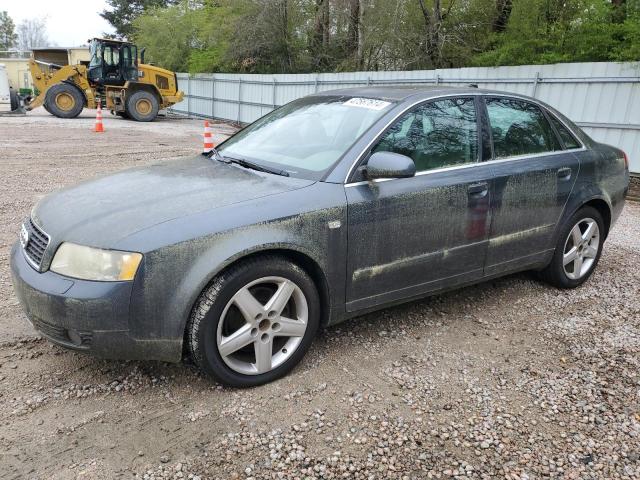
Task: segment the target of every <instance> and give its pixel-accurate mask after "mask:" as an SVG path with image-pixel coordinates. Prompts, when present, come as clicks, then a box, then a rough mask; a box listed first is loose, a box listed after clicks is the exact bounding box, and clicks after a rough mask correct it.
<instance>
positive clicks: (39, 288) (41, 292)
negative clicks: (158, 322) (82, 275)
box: [11, 243, 182, 361]
mask: <svg viewBox="0 0 640 480" xmlns="http://www.w3.org/2000/svg"><path fill="white" fill-rule="evenodd" d="M11 274H12V277H13V286H14V290H15V292H16V295H17V296H18V300H19V301H20V303H21V305H22V307H23V309H24V311H25V313H26V315H27V318H28V319H29V321H30V322H31V324H32V325H33V326H34V327H35V328H36V330H38V331H39V332H40V333H41V334H42V335H43V336H44V337H46V338H47V339H49V340H50V341H52V342H54V343H56V344H58V345H61V346H63V347H65V348H70V349H73V350H79V351H85V352H89V353H92V354H95V355H97V356H100V357H103V358H114V359H141V360H147V359H148V360H167V361H179V360H180V358H181V353H182V350H181V349H182V345H181V342H180V341H176V340H164V339H145V338H133V337H132V336H131V335H130V331H129V305H130V302H131V293H132V288H133V282H95V281H87V280H76V279H70V278H68V277H64V276H62V275H58V274H57V273H54V272H51V271H47V272H44V273H39V272H37V271H36V270H34V269H33V268H32V267H31V266H30V265H29V264H28V263H27V261H26V259H25V257H24V254H23V251H22V248H21V247H20V245H19V244H18V243H16V244H15V245H14V246H13V248H12V250H11Z"/></svg>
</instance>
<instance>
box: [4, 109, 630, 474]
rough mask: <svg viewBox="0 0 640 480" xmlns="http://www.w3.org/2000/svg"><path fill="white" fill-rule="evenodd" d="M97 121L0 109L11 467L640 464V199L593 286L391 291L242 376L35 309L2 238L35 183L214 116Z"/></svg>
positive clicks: (96, 168) (194, 132)
mask: <svg viewBox="0 0 640 480" xmlns="http://www.w3.org/2000/svg"><path fill="white" fill-rule="evenodd" d="M92 123H93V117H92V112H87V114H85V115H84V116H83V117H82V118H80V119H75V120H60V119H56V118H54V117H51V116H49V115H47V114H46V113H45V112H44V111H35V112H31V113H29V114H28V115H27V116H25V117H11V118H7V117H0V226H1V228H0V478H2V479H23V478H38V479H40V478H42V479H44V478H47V479H49V478H53V479H66V478H91V479H93V478H98V479H111V478H135V477H138V478H147V479H150V478H190V479H205V478H224V479H226V478H367V479H369V478H373V479H384V478H419V479H422V478H449V477H456V478H513V479H519V478H521V479H528V478H543V477H544V478H548V477H551V478H606V479H609V478H640V376H639V373H640V371H639V368H638V367H639V366H640V252H639V248H640V205H638V204H631V203H629V204H627V206H626V207H625V210H624V213H623V216H622V218H621V219H620V221H619V223H618V224H617V225H616V226H615V228H614V230H613V231H612V233H611V236H610V237H609V239H608V241H607V243H606V244H605V249H604V253H603V256H602V259H601V261H600V265H599V267H598V269H597V271H596V272H595V274H594V275H593V277H592V278H591V279H590V281H589V282H588V283H587V284H586V285H585V286H583V287H582V288H579V289H577V290H573V291H559V290H555V289H553V288H550V287H548V286H546V285H544V284H542V283H539V282H538V281H537V280H535V279H534V277H533V276H532V275H529V274H521V275H515V276H510V277H507V278H504V279H500V280H497V281H492V282H488V283H485V284H482V285H478V286H474V287H470V288H466V289H463V290H459V291H456V292H452V293H449V294H446V295H441V296H437V297H432V298H429V299H425V300H423V301H419V302H414V303H409V304H406V305H403V306H399V307H395V308H391V309H387V310H383V311H381V312H377V313H373V314H370V315H367V316H364V317H361V318H358V319H355V320H352V321H349V322H347V323H345V324H342V325H339V326H337V327H333V328H330V329H329V330H328V331H326V332H323V333H321V334H320V336H319V338H318V339H317V340H316V341H315V343H314V345H313V346H312V348H311V351H310V352H309V354H308V355H307V357H306V358H305V360H303V362H302V364H301V365H300V366H299V367H298V368H296V370H295V371H294V372H293V373H292V374H291V375H289V376H288V377H286V378H284V379H282V380H280V381H277V382H275V383H272V384H269V385H266V386H264V387H260V388H255V389H252V390H235V389H229V388H222V387H220V386H218V385H215V384H213V383H212V382H211V381H210V380H209V379H207V378H204V377H202V376H201V375H200V374H199V373H198V372H197V371H196V370H195V368H194V367H193V366H191V365H184V364H180V365H172V364H165V363H157V362H116V361H104V360H98V359H95V358H92V357H90V356H85V355H81V354H76V353H71V352H68V351H65V350H63V349H61V348H58V347H56V346H53V345H51V344H49V343H48V342H46V341H44V340H42V339H40V338H39V337H38V335H37V334H36V333H35V332H34V331H33V330H32V329H31V327H30V326H29V325H28V323H27V321H26V318H25V316H24V315H23V313H22V311H21V310H20V307H19V305H18V302H17V299H16V297H15V295H14V294H13V290H12V286H11V279H10V276H9V267H8V256H9V250H10V247H11V245H12V244H13V242H14V241H15V239H16V238H17V234H18V229H19V225H20V223H21V221H22V220H23V219H24V218H25V217H26V216H27V215H28V214H29V210H30V208H31V206H32V205H33V204H34V202H36V201H37V200H38V199H39V198H40V197H41V196H43V195H45V194H47V193H49V192H51V191H53V190H55V189H57V188H60V187H63V186H66V185H70V184H73V183H76V182H78V181H80V180H82V179H86V178H90V177H93V176H95V175H98V174H104V173H107V172H112V171H115V170H119V169H122V168H126V167H129V166H133V165H141V164H147V163H150V162H153V161H154V160H155V159H159V158H165V157H171V156H179V155H187V154H192V153H194V152H198V151H199V150H200V147H201V126H202V122H201V121H196V120H187V119H177V118H166V119H162V120H159V121H157V122H154V123H151V124H141V123H134V122H128V121H125V120H121V119H119V118H116V117H111V116H110V115H106V118H105V128H106V132H105V133H104V134H95V133H93V132H91V125H92ZM232 131H233V129H232V127H230V126H227V125H224V124H219V125H216V126H215V133H216V135H217V138H218V139H220V138H222V137H223V136H224V135H226V134H229V133H230V132H232Z"/></svg>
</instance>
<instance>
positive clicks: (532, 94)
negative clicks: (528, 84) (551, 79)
mask: <svg viewBox="0 0 640 480" xmlns="http://www.w3.org/2000/svg"><path fill="white" fill-rule="evenodd" d="M540 80H542V79H541V78H540V72H536V78H534V79H533V92H531V96H532V97H533V98H535V97H536V91H537V90H538V83H539V82H540Z"/></svg>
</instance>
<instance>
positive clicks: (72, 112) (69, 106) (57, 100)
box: [44, 83, 84, 118]
mask: <svg viewBox="0 0 640 480" xmlns="http://www.w3.org/2000/svg"><path fill="white" fill-rule="evenodd" d="M44 103H45V105H46V107H45V108H46V110H47V111H48V112H49V113H51V114H52V115H55V116H56V117H58V118H76V117H77V116H78V115H80V112H82V109H83V108H84V98H83V96H82V93H81V92H80V90H78V89H77V88H76V87H74V86H73V85H69V84H68V83H57V84H55V85H54V86H53V87H51V88H50V89H49V91H48V92H47V96H46V98H45V101H44Z"/></svg>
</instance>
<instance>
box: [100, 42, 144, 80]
mask: <svg viewBox="0 0 640 480" xmlns="http://www.w3.org/2000/svg"><path fill="white" fill-rule="evenodd" d="M89 52H90V54H91V60H90V62H89V71H88V76H89V81H90V82H91V83H93V84H97V85H101V86H102V85H109V86H122V85H124V84H125V83H126V82H128V81H137V80H138V48H137V47H136V46H135V45H134V44H132V43H128V42H119V41H116V40H108V39H102V38H94V39H92V40H90V41H89Z"/></svg>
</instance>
